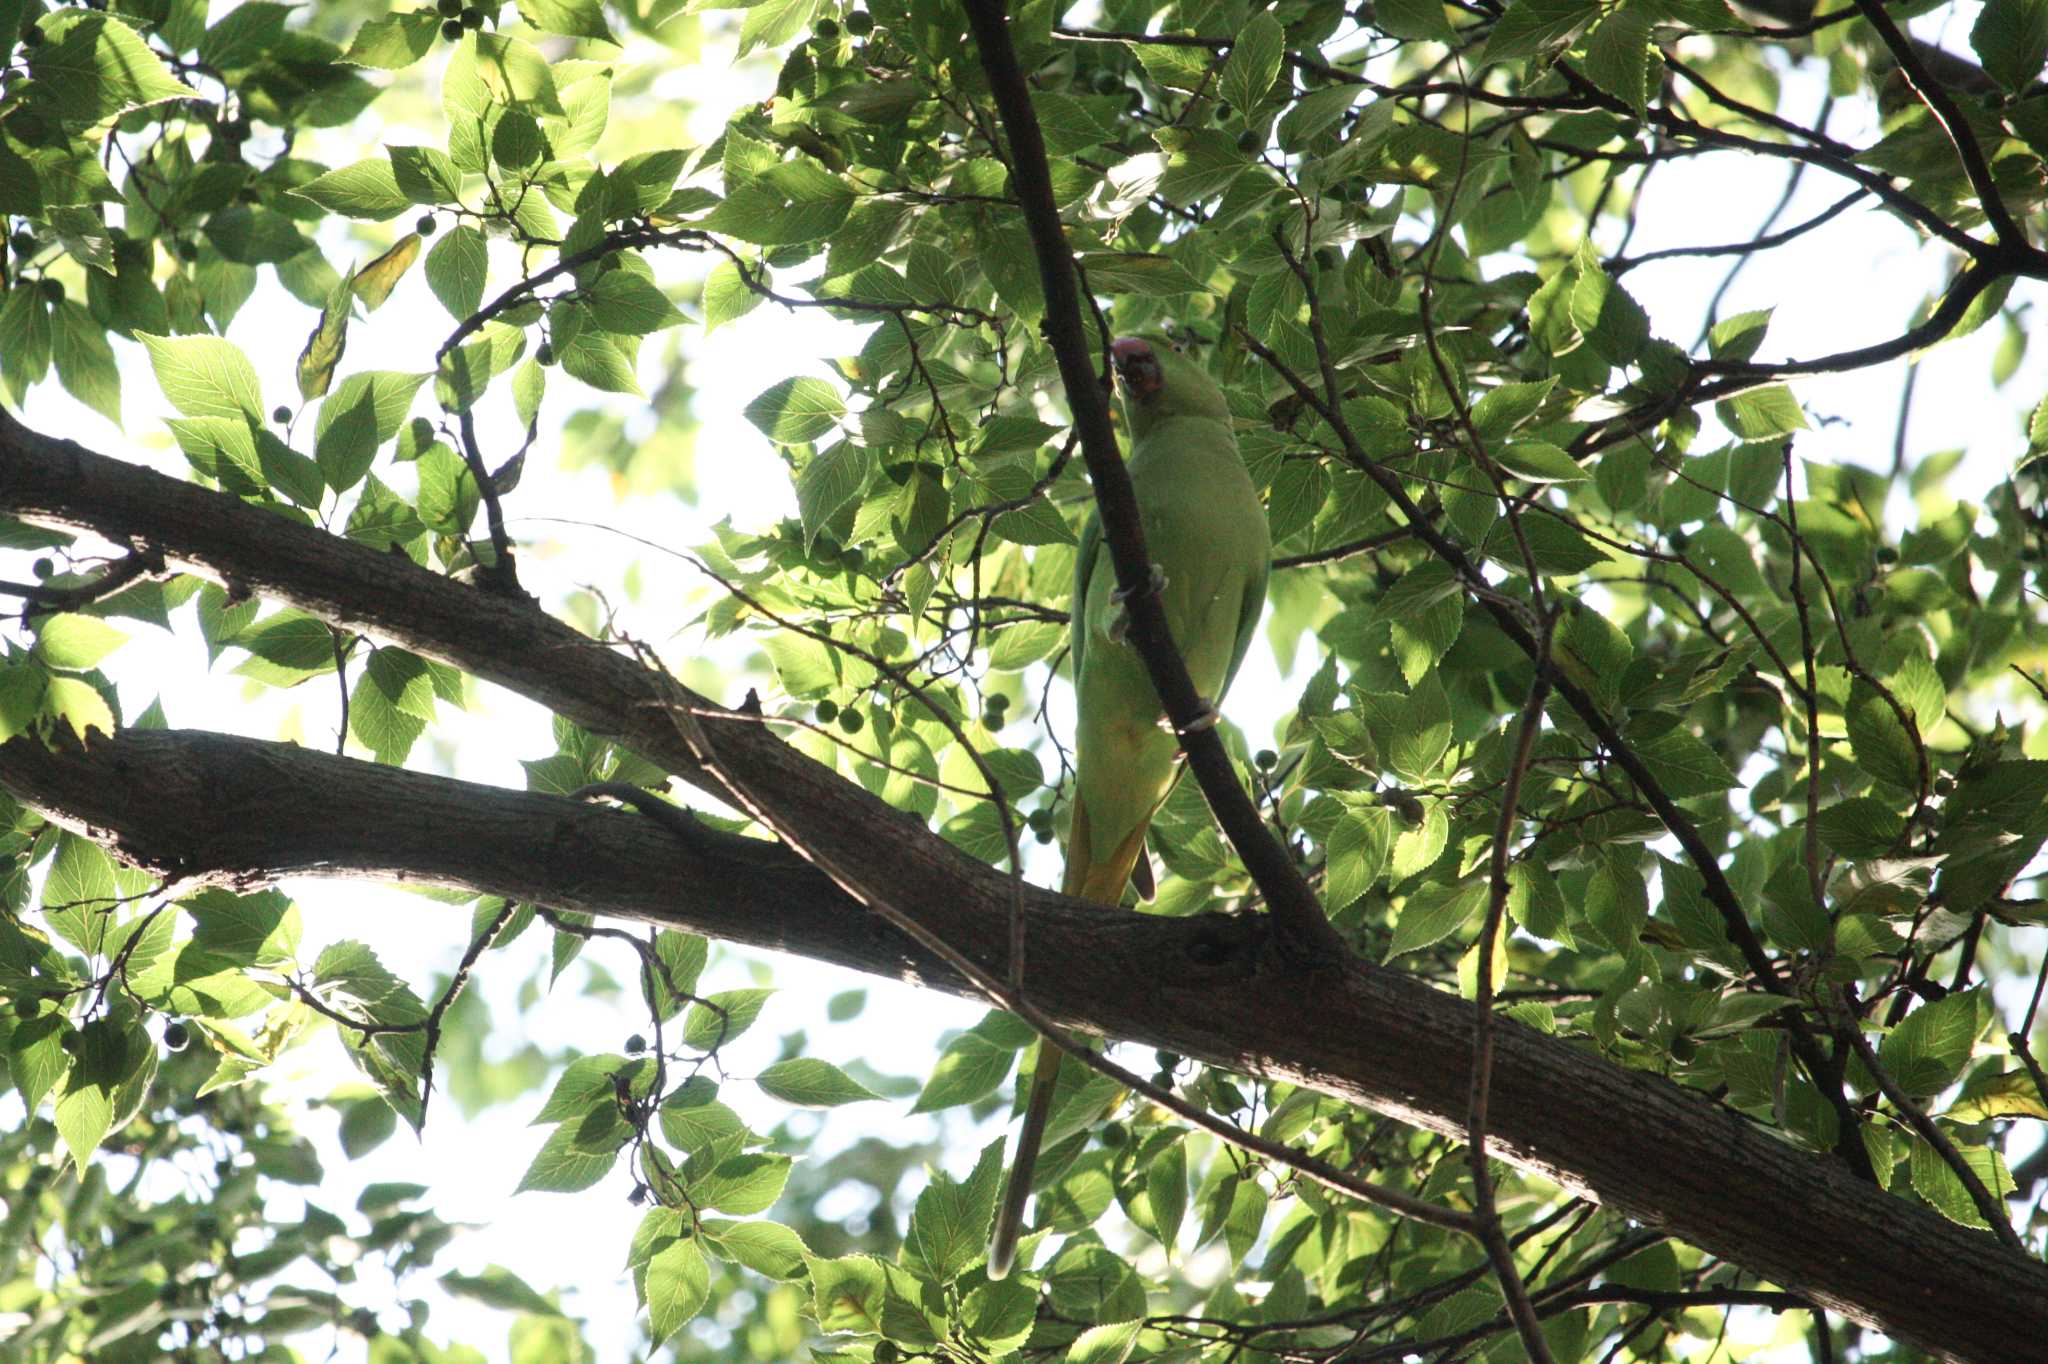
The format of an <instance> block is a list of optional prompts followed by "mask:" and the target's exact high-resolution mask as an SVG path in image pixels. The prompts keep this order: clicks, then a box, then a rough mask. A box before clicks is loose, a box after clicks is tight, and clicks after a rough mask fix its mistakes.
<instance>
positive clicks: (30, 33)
mask: <svg viewBox="0 0 2048 1364" xmlns="http://www.w3.org/2000/svg"><path fill="white" fill-rule="evenodd" d="M21 45H22V46H23V47H41V46H42V45H43V31H42V30H41V29H39V28H25V29H23V30H22V31H21Z"/></svg>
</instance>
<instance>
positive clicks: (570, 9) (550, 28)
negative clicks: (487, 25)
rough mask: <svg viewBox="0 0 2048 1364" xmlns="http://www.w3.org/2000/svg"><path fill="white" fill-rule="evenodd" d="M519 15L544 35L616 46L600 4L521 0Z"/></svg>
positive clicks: (594, 0)
mask: <svg viewBox="0 0 2048 1364" xmlns="http://www.w3.org/2000/svg"><path fill="white" fill-rule="evenodd" d="M519 14H520V17H521V18H523V19H525V20H526V22H527V23H529V24H532V25H533V26H534V27H535V28H537V29H539V30H540V31H541V32H542V33H560V34H562V35H564V36H566V37H570V38H596V39H598V40H599V41H601V42H607V43H612V42H617V41H618V39H616V38H614V37H613V36H612V31H611V29H609V28H608V27H606V26H605V22H604V6H603V5H602V4H600V3H599V0H519Z"/></svg>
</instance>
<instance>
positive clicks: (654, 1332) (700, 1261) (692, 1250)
mask: <svg viewBox="0 0 2048 1364" xmlns="http://www.w3.org/2000/svg"><path fill="white" fill-rule="evenodd" d="M524 2H525V0H522V8H523V6H524ZM640 1295H641V1297H642V1298H643V1299H645V1300H646V1303H647V1334H648V1336H649V1338H650V1339H651V1340H652V1341H653V1343H654V1345H655V1346H656V1347H657V1348H658V1347H659V1346H660V1345H661V1343H662V1342H663V1341H665V1340H667V1339H668V1338H669V1337H670V1336H672V1335H674V1334H675V1333H676V1332H677V1331H679V1330H681V1329H682V1328H683V1326H684V1325H685V1324H687V1323H688V1322H689V1321H690V1319H691V1318H693V1317H695V1316H696V1315H697V1314H698V1313H699V1312H701V1311H702V1310H703V1309H704V1303H705V1301H706V1300H707V1299H708V1298H709V1297H710V1296H711V1269H710V1266H708V1265H706V1264H705V1263H704V1252H703V1251H702V1250H700V1249H699V1248H698V1246H697V1242H696V1241H695V1240H693V1239H691V1238H688V1237H684V1238H681V1239H678V1240H677V1241H675V1242H674V1243H673V1244H671V1245H669V1246H667V1247H666V1248H664V1249H662V1250H659V1251H657V1252H655V1254H654V1255H653V1257H652V1258H650V1259H649V1260H648V1262H647V1267H646V1269H645V1271H644V1273H643V1277H642V1278H641V1282H640Z"/></svg>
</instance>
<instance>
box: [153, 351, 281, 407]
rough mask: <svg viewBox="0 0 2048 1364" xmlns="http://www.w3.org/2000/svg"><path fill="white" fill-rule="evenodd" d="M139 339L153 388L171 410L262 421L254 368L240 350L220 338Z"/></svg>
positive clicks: (260, 392)
mask: <svg viewBox="0 0 2048 1364" xmlns="http://www.w3.org/2000/svg"><path fill="white" fill-rule="evenodd" d="M138 339H139V340H140V341H141V342H142V344H143V345H144V346H146V347H147V348H148V349H149V361H150V364H151V366H152V367H154V368H155V370H156V382H157V386H158V387H159V388H161V389H163V391H164V396H165V397H166V398H169V399H170V400H171V405H172V406H173V407H175V408H177V409H178V411H180V412H182V413H184V414H185V415H186V416H188V417H246V418H249V419H251V420H254V421H258V422H261V421H262V420H263V418H264V415H265V414H264V411H263V391H262V388H261V387H260V386H259V385H258V383H257V381H256V367H255V366H254V365H252V364H250V363H249V357H248V356H246V355H244V354H242V350H241V347H239V346H237V345H236V344H235V343H234V342H232V341H226V340H223V339H222V338H220V337H218V336H178V337H167V336H150V335H148V334H146V333H144V334H141V335H139V337H138Z"/></svg>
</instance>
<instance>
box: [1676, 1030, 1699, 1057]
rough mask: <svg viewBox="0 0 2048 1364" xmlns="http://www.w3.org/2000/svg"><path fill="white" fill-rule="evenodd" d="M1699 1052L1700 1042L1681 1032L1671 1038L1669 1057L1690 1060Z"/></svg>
mask: <svg viewBox="0 0 2048 1364" xmlns="http://www.w3.org/2000/svg"><path fill="white" fill-rule="evenodd" d="M1699 1054H1700V1044H1699V1043H1697V1042H1695V1041H1693V1040H1692V1039H1691V1038H1690V1037H1686V1036H1684V1035H1683V1034H1681V1035H1679V1036H1677V1037H1674V1038H1672V1039H1671V1059H1672V1060H1674V1061H1678V1062H1685V1061H1690V1060H1692V1059H1693V1058H1694V1057H1695V1056H1698V1055H1699Z"/></svg>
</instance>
